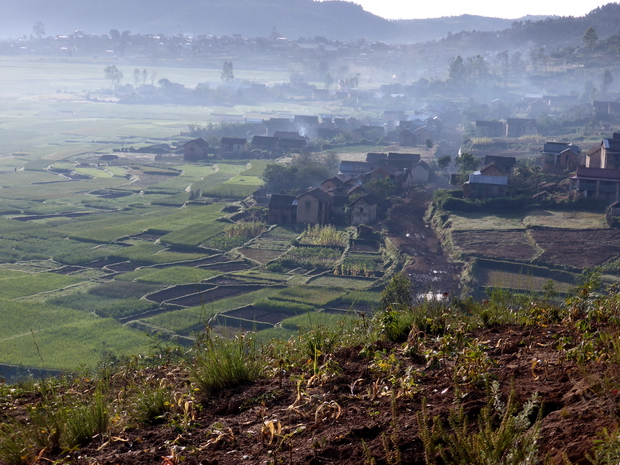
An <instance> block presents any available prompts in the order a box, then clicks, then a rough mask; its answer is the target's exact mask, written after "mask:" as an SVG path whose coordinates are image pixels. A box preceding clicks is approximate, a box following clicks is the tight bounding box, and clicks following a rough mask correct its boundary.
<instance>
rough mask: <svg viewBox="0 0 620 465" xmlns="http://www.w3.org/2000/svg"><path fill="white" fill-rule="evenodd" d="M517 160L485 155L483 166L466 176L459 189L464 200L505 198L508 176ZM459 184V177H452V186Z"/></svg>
mask: <svg viewBox="0 0 620 465" xmlns="http://www.w3.org/2000/svg"><path fill="white" fill-rule="evenodd" d="M516 164H517V160H516V158H515V157H502V156H499V155H487V156H486V157H484V166H483V167H482V168H480V169H479V170H477V171H474V172H473V173H471V174H469V175H468V179H467V181H465V182H464V183H463V184H462V186H461V188H462V190H463V197H464V198H466V199H486V198H492V197H506V190H507V187H508V176H510V175H511V174H512V172H513V170H514V167H515V165H516ZM458 183H459V176H458V175H453V177H452V184H458Z"/></svg>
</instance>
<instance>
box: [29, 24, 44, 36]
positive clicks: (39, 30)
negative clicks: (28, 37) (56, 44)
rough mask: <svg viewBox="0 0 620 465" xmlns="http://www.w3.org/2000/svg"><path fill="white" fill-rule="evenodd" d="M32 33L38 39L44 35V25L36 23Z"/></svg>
mask: <svg viewBox="0 0 620 465" xmlns="http://www.w3.org/2000/svg"><path fill="white" fill-rule="evenodd" d="M32 33H33V34H34V35H35V36H37V38H38V39H40V38H41V37H43V36H44V35H45V25H44V24H43V23H42V22H41V21H37V22H36V23H34V26H32Z"/></svg>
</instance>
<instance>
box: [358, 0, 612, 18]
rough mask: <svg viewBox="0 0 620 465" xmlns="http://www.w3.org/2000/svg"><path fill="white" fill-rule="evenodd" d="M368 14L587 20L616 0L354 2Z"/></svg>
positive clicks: (408, 16)
mask: <svg viewBox="0 0 620 465" xmlns="http://www.w3.org/2000/svg"><path fill="white" fill-rule="evenodd" d="M353 1H354V3H357V4H359V5H362V7H363V8H364V9H365V10H366V11H370V12H371V13H374V14H376V15H378V16H382V17H383V18H387V19H414V18H440V17H442V16H460V15H462V14H470V15H478V16H489V17H495V18H506V19H517V18H521V17H523V16H527V15H554V16H584V15H586V14H587V13H589V12H590V11H592V10H593V9H595V8H596V7H599V6H602V5H605V4H607V3H612V0H607V1H599V0H581V1H573V2H567V1H566V0H548V1H540V0H521V1H501V0H499V1H498V0H495V1H490V0H470V1H464V0H434V1H429V0H422V1H417V2H413V1H411V0H409V1H407V0H405V1H403V0H353Z"/></svg>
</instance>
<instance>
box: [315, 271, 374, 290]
mask: <svg viewBox="0 0 620 465" xmlns="http://www.w3.org/2000/svg"><path fill="white" fill-rule="evenodd" d="M374 283H375V279H373V278H345V277H342V276H331V275H322V276H318V277H316V278H312V279H310V280H309V281H308V284H311V285H313V286H323V287H341V288H343V289H360V290H361V289H368V288H369V287H371V286H372V285H373V284H374Z"/></svg>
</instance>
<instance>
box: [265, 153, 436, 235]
mask: <svg viewBox="0 0 620 465" xmlns="http://www.w3.org/2000/svg"><path fill="white" fill-rule="evenodd" d="M428 175H429V167H428V165H427V164H426V163H424V162H423V161H421V160H420V155H419V154H412V153H397V152H390V153H368V154H367V156H366V161H342V162H341V163H340V170H339V172H338V175H337V176H334V177H332V178H329V179H326V180H325V181H323V182H322V183H321V186H320V187H314V188H310V189H307V190H305V191H303V192H302V193H301V194H299V195H287V194H272V195H271V196H270V197H269V198H268V201H267V202H268V203H267V207H268V209H269V212H268V222H269V223H292V224H299V225H306V224H325V223H336V224H350V225H353V226H358V225H360V224H372V223H374V222H375V221H376V220H377V207H378V204H379V199H378V198H377V197H376V196H375V195H373V194H372V193H371V192H370V189H368V183H370V182H373V181H377V180H382V179H389V180H390V181H391V182H392V183H393V184H394V186H395V187H396V188H397V189H399V190H405V189H407V188H408V187H410V186H411V185H413V184H422V183H426V182H427V181H428Z"/></svg>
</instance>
